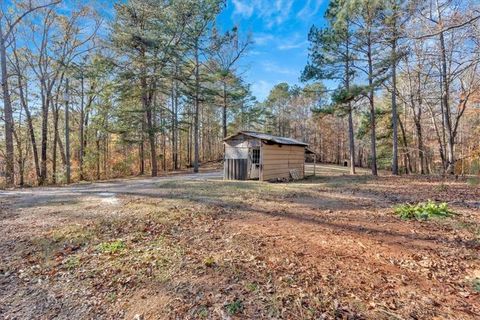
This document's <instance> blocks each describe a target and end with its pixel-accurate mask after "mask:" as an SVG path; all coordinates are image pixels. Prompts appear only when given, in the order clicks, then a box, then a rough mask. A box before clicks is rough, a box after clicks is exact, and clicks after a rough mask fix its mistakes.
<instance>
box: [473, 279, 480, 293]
mask: <svg viewBox="0 0 480 320" xmlns="http://www.w3.org/2000/svg"><path fill="white" fill-rule="evenodd" d="M473 290H475V291H476V292H480V278H475V279H474V280H473Z"/></svg>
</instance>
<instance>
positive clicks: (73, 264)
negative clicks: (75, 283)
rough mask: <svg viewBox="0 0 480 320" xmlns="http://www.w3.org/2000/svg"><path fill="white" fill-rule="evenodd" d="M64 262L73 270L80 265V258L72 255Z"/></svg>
mask: <svg viewBox="0 0 480 320" xmlns="http://www.w3.org/2000/svg"><path fill="white" fill-rule="evenodd" d="M63 264H64V266H65V268H67V269H68V270H73V269H76V268H77V267H78V266H79V265H80V260H79V259H78V257H75V256H72V257H68V258H67V259H66V260H65V262H64V263H63Z"/></svg>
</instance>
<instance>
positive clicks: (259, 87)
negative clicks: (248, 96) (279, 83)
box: [251, 80, 273, 101]
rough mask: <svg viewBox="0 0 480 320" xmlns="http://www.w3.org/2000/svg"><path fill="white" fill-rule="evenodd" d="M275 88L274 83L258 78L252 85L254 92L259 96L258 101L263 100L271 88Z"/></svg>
mask: <svg viewBox="0 0 480 320" xmlns="http://www.w3.org/2000/svg"><path fill="white" fill-rule="evenodd" d="M272 88H273V84H271V83H270V82H268V81H265V80H258V81H257V82H254V83H253V84H252V86H251V89H252V94H253V95H254V96H255V97H257V100H258V101H263V100H265V99H266V98H267V97H268V94H269V93H270V90H271V89H272Z"/></svg>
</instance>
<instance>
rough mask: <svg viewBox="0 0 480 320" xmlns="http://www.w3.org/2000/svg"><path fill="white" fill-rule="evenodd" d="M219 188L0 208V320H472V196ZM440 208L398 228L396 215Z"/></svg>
mask: <svg viewBox="0 0 480 320" xmlns="http://www.w3.org/2000/svg"><path fill="white" fill-rule="evenodd" d="M344 170H345V169H344V168H341V167H334V166H321V167H320V170H319V171H318V175H319V176H317V177H315V178H309V179H307V180H304V181H298V182H294V183H277V184H269V183H259V182H254V181H252V182H227V181H222V180H221V179H220V174H219V173H215V172H213V173H201V174H199V175H184V176H176V177H171V178H163V179H162V178H158V179H132V180H122V181H114V182H108V183H96V184H88V185H75V186H70V187H64V188H39V189H31V190H26V191H17V192H4V193H2V194H1V195H0V201H1V213H0V217H1V220H0V224H1V233H0V263H1V264H0V317H1V318H4V319H17V318H18V319H33V318H42V319H49V318H54V317H58V318H61V319H66V318H97V319H100V318H106V319H119V318H125V319H132V318H134V317H137V318H138V317H139V316H137V315H140V318H141V317H143V318H145V319H169V318H177V319H189V318H190V319H201V318H205V319H220V318H228V317H231V318H249V319H260V318H277V319H278V318H281V319H314V318H315V319H319V318H343V319H345V318H350V319H362V318H365V319H409V318H414V319H432V318H438V319H444V318H452V319H453V318H455V319H479V317H480V295H479V291H480V265H479V261H480V257H479V251H480V188H479V186H478V181H475V180H472V181H462V180H461V179H460V180H458V181H457V180H446V181H445V180H442V179H441V178H432V177H400V178H397V177H391V176H381V177H379V178H373V177H370V176H367V175H362V174H363V173H361V174H359V175H357V176H355V177H352V176H348V175H345V173H346V171H344ZM428 199H432V200H435V201H442V202H447V203H449V207H450V208H451V209H452V210H453V211H454V212H455V213H457V215H456V216H455V217H453V218H447V219H442V220H429V221H423V222H420V221H403V220H401V219H399V218H398V217H397V216H395V215H394V214H393V207H394V206H395V205H398V204H402V203H406V202H412V203H416V202H419V201H426V200H428Z"/></svg>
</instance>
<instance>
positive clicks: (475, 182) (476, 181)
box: [467, 177, 480, 187]
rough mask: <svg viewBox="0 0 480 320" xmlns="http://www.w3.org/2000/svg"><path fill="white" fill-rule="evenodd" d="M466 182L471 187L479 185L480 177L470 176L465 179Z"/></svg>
mask: <svg viewBox="0 0 480 320" xmlns="http://www.w3.org/2000/svg"><path fill="white" fill-rule="evenodd" d="M467 183H468V184H469V185H470V186H472V187H478V186H480V177H470V178H468V179H467Z"/></svg>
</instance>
